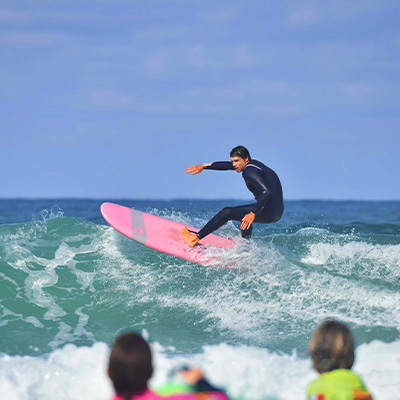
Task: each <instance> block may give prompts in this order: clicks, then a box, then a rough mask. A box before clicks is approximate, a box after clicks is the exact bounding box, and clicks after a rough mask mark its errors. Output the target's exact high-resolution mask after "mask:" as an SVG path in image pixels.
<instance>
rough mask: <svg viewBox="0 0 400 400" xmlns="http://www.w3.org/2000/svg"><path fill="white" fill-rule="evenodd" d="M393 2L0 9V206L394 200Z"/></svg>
mask: <svg viewBox="0 0 400 400" xmlns="http://www.w3.org/2000/svg"><path fill="white" fill-rule="evenodd" d="M399 18H400V3H399V2H398V0H395V1H385V0H382V1H381V0H380V1H376V0H373V1H368V0H365V1H349V0H346V1H342V0H336V1H332V2H331V1H307V2H306V1H304V2H302V1H294V0H293V1H256V0H255V1H248V0H247V1H232V0H230V1H225V0H222V1H215V0H214V1H208V0H201V1H183V0H181V1H168V0H143V1H133V0H130V1H128V0H114V1H90V2H89V1H74V0H57V1H54V0H38V1H34V2H33V1H19V0H12V1H11V0H2V2H1V3H0V61H1V62H0V168H1V172H2V185H1V190H0V197H31V198H36V197H49V198H57V197H89V198H106V199H107V198H158V199H163V198H165V199H169V198H208V199H218V198H239V199H250V198H251V195H250V193H249V192H248V191H247V189H246V188H245V185H244V182H243V180H242V178H241V176H240V175H238V174H236V173H235V172H216V171H205V172H203V173H202V174H199V175H196V176H191V175H185V173H184V171H185V169H186V167H187V166H189V165H190V164H200V163H202V162H211V161H217V160H226V159H229V152H230V150H231V149H232V148H233V147H235V146H237V145H239V144H241V145H244V146H246V147H247V148H248V149H249V150H250V153H251V154H252V157H253V158H256V159H258V160H260V161H262V162H264V163H265V164H267V165H268V166H270V167H271V168H273V169H274V170H275V171H276V172H277V173H278V175H279V176H280V178H281V181H282V184H283V189H284V195H285V197H286V198H287V199H364V200H368V199H371V200H385V199H392V200H396V199H397V200H399V199H400V178H399V175H400V162H399V149H400V139H399V135H400V24H399Z"/></svg>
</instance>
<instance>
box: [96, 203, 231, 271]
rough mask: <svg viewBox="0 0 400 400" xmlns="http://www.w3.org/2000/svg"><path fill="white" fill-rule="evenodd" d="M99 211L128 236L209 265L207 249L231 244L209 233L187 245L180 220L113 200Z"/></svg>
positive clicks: (143, 243) (210, 257)
mask: <svg viewBox="0 0 400 400" xmlns="http://www.w3.org/2000/svg"><path fill="white" fill-rule="evenodd" d="M100 210H101V213H102V214H103V217H104V219H105V220H106V221H107V222H108V223H109V224H110V225H111V226H112V227H113V228H115V229H116V230H117V231H118V232H120V233H122V234H123V235H125V236H126V237H128V238H129V239H132V240H134V241H136V242H138V243H140V244H142V245H144V246H147V247H150V248H152V249H154V250H157V251H160V252H162V253H166V254H170V255H172V256H175V257H179V258H182V259H184V260H188V261H191V262H194V263H197V264H200V265H209V264H211V263H213V262H214V261H215V258H213V257H212V256H210V255H208V256H207V249H208V248H210V247H217V248H221V249H222V248H232V247H233V245H234V244H233V241H232V240H230V239H227V238H223V237H221V236H218V235H214V234H210V235H208V236H206V237H205V238H204V239H202V240H201V242H199V243H198V244H197V245H196V246H195V247H189V246H188V245H187V243H186V242H185V241H184V240H183V238H182V236H181V231H182V229H183V228H184V227H185V226H187V225H184V224H181V223H180V222H176V221H172V220H169V219H166V218H162V217H158V216H156V215H152V214H148V213H145V212H142V211H138V210H135V209H133V208H129V207H125V206H121V205H118V204H114V203H103V204H102V205H101V208H100ZM187 228H188V229H190V230H193V231H195V232H198V231H199V229H197V228H193V227H190V226H187Z"/></svg>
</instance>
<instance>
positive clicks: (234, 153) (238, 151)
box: [230, 146, 251, 161]
mask: <svg viewBox="0 0 400 400" xmlns="http://www.w3.org/2000/svg"><path fill="white" fill-rule="evenodd" d="M230 156H231V157H240V158H243V160H245V159H246V158H248V159H249V161H250V160H251V157H250V153H249V151H248V150H247V149H246V147H244V146H237V147H235V148H234V149H232V150H231V154H230Z"/></svg>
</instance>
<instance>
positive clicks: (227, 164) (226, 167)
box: [185, 161, 235, 175]
mask: <svg viewBox="0 0 400 400" xmlns="http://www.w3.org/2000/svg"><path fill="white" fill-rule="evenodd" d="M203 169H213V170H217V171H233V170H235V168H234V167H233V164H232V162H231V161H215V162H212V163H204V164H200V165H191V166H190V167H189V168H186V171H185V172H186V173H187V174H188V173H189V172H191V173H192V175H196V174H199V173H200V172H201V171H203Z"/></svg>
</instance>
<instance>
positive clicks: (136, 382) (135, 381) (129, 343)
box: [108, 332, 153, 399]
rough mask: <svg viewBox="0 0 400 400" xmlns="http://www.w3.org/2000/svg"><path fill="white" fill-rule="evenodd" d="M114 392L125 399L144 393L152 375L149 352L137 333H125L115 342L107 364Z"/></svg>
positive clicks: (147, 346) (148, 347)
mask: <svg viewBox="0 0 400 400" xmlns="http://www.w3.org/2000/svg"><path fill="white" fill-rule="evenodd" d="M108 374H109V376H110V378H111V380H112V382H113V385H114V388H115V391H116V393H117V394H118V395H120V396H122V397H124V398H125V399H131V398H132V397H133V396H134V395H135V394H140V393H142V392H144V391H145V390H146V388H147V381H148V380H149V379H150V378H151V375H152V374H153V366H152V362H151V350H150V346H149V345H148V344H147V342H146V341H145V340H144V339H143V338H142V337H141V336H140V335H139V334H137V333H133V332H131V333H125V334H122V335H121V336H119V337H118V338H117V340H116V341H115V343H114V345H113V347H112V349H111V353H110V358H109V362H108Z"/></svg>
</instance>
